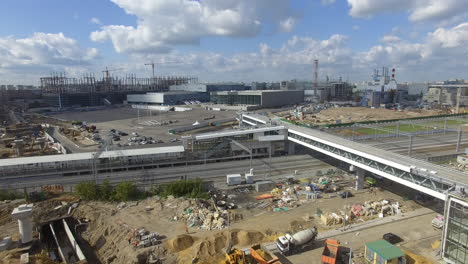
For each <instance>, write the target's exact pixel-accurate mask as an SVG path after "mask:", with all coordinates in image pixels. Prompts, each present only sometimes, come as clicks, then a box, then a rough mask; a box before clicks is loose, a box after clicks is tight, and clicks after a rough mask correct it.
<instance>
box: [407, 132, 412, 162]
mask: <svg viewBox="0 0 468 264" xmlns="http://www.w3.org/2000/svg"><path fill="white" fill-rule="evenodd" d="M412 152H413V136H412V135H410V136H409V147H408V156H410V157H411V154H412Z"/></svg>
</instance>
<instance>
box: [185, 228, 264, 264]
mask: <svg viewBox="0 0 468 264" xmlns="http://www.w3.org/2000/svg"><path fill="white" fill-rule="evenodd" d="M264 238H265V235H264V234H263V233H261V232H259V231H246V230H238V229H234V230H231V231H223V232H218V233H215V234H214V235H212V236H209V237H205V238H203V239H200V240H199V241H197V242H196V243H194V244H193V246H192V247H191V248H189V249H187V250H186V251H183V252H180V254H179V257H180V258H179V263H185V262H184V261H188V260H190V259H193V258H198V259H199V260H200V261H201V262H200V263H216V262H217V261H218V260H219V259H220V258H223V257H224V252H225V250H226V248H227V247H228V244H229V243H231V244H232V245H233V246H243V247H245V246H249V245H252V244H257V243H260V242H262V241H263V239H264Z"/></svg>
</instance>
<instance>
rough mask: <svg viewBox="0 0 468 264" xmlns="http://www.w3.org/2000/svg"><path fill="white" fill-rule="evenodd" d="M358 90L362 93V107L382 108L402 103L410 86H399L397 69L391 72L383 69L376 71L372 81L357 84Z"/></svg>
mask: <svg viewBox="0 0 468 264" xmlns="http://www.w3.org/2000/svg"><path fill="white" fill-rule="evenodd" d="M356 90H357V91H362V93H363V94H362V100H361V105H362V106H371V107H380V106H382V105H389V104H390V105H391V104H399V103H401V101H402V99H403V97H404V95H406V94H408V85H406V84H398V83H397V81H396V79H395V69H392V74H391V76H390V71H389V69H388V68H386V67H383V68H382V71H381V72H379V70H378V69H375V70H374V74H373V75H372V80H371V81H369V82H364V83H360V84H356Z"/></svg>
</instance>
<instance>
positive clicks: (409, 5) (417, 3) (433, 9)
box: [347, 0, 468, 22]
mask: <svg viewBox="0 0 468 264" xmlns="http://www.w3.org/2000/svg"><path fill="white" fill-rule="evenodd" d="M347 1H348V5H349V6H350V7H351V9H350V11H349V14H350V15H351V16H353V17H359V18H370V17H373V16H375V15H378V14H381V13H388V12H397V11H408V12H409V19H410V20H411V21H414V22H420V21H429V20H433V21H439V22H447V21H452V22H458V21H459V19H460V18H462V17H466V16H467V14H468V1H466V0H378V1H376V0H347ZM454 17H456V18H457V19H454Z"/></svg>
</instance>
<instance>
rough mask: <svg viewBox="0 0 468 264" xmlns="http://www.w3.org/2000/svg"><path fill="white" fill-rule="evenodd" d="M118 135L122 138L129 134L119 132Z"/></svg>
mask: <svg viewBox="0 0 468 264" xmlns="http://www.w3.org/2000/svg"><path fill="white" fill-rule="evenodd" d="M118 134H119V136H122V137H125V136H128V133H125V132H123V131H119V132H118Z"/></svg>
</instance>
